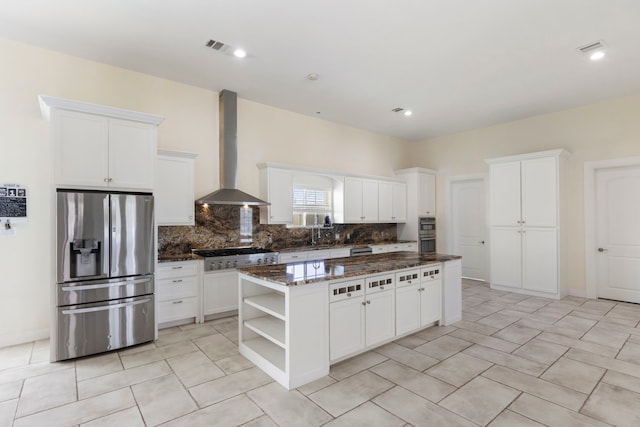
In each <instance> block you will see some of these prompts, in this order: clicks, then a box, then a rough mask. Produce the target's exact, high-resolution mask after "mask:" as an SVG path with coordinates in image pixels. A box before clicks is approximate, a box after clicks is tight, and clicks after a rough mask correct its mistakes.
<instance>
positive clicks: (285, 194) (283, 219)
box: [259, 165, 293, 224]
mask: <svg viewBox="0 0 640 427" xmlns="http://www.w3.org/2000/svg"><path fill="white" fill-rule="evenodd" d="M259 167H260V198H261V199H262V200H265V201H267V202H269V203H271V204H270V205H269V206H267V207H263V208H260V222H261V223H262V224H291V223H293V174H292V171H291V170H289V169H278V168H272V167H268V166H266V165H261V166H259Z"/></svg>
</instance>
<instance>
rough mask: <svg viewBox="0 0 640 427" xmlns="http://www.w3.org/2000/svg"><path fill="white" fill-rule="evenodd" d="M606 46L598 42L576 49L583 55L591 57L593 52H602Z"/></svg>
mask: <svg viewBox="0 0 640 427" xmlns="http://www.w3.org/2000/svg"><path fill="white" fill-rule="evenodd" d="M606 47H607V46H606V45H605V44H604V42H603V41H601V40H599V41H597V42H593V43H589V44H587V45H584V46H581V47H579V48H578V51H580V52H582V53H584V54H585V55H588V56H591V55H592V54H593V53H594V52H597V51H602V50H604V49H605V48H606Z"/></svg>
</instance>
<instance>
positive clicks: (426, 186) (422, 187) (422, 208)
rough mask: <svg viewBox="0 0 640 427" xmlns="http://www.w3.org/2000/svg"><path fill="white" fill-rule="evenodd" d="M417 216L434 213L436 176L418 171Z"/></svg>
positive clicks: (433, 214) (432, 214)
mask: <svg viewBox="0 0 640 427" xmlns="http://www.w3.org/2000/svg"><path fill="white" fill-rule="evenodd" d="M418 193H419V196H418V216H435V215H436V176H435V175H433V174H428V173H418Z"/></svg>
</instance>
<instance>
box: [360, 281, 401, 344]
mask: <svg viewBox="0 0 640 427" xmlns="http://www.w3.org/2000/svg"><path fill="white" fill-rule="evenodd" d="M366 299H367V301H366V303H367V305H366V328H365V330H366V336H365V343H366V345H367V346H371V345H375V344H377V343H380V342H382V341H385V340H388V339H391V338H393V336H394V335H395V333H396V330H395V314H396V311H395V294H394V291H393V289H391V290H388V291H384V292H377V293H370V294H367V296H366Z"/></svg>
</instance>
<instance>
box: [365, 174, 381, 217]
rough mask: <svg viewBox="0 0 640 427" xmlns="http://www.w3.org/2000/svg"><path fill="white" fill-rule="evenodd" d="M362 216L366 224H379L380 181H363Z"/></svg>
mask: <svg viewBox="0 0 640 427" xmlns="http://www.w3.org/2000/svg"><path fill="white" fill-rule="evenodd" d="M362 215H363V216H364V219H363V221H364V222H378V181H376V180H374V179H363V180H362Z"/></svg>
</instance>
